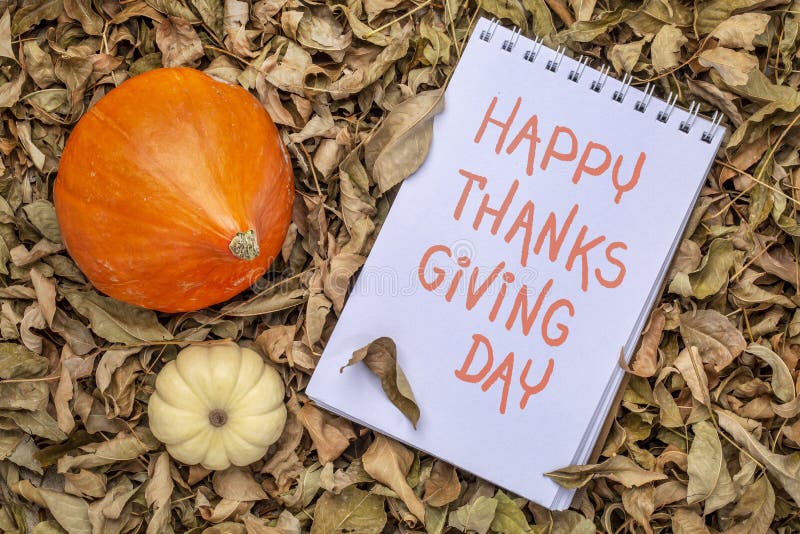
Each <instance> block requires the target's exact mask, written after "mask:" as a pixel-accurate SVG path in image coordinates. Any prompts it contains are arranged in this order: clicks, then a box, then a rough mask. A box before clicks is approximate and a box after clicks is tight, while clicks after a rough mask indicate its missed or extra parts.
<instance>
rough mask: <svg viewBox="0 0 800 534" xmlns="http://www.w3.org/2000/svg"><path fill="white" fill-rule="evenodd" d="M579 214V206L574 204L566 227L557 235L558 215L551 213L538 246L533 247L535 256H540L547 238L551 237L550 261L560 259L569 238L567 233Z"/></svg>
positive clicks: (537, 241)
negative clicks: (562, 249) (562, 247)
mask: <svg viewBox="0 0 800 534" xmlns="http://www.w3.org/2000/svg"><path fill="white" fill-rule="evenodd" d="M577 213H578V205H577V204H573V205H572V209H571V210H569V214H568V215H567V220H566V221H564V226H562V227H561V232H560V233H558V235H556V231H557V229H558V222H557V221H556V214H555V213H554V212H552V211H551V212H550V215H548V216H547V220H546V221H545V223H544V226H543V227H542V231H541V232H539V237H538V238H537V239H536V245H535V246H534V247H533V252H534V253H535V254H539V252H541V250H542V245H544V240H545V238H547V236H548V235H549V236H550V250H549V253H548V255H549V257H550V261H556V260H557V259H558V253H559V252H560V251H561V245H562V244H563V243H564V239H565V238H566V237H567V232H569V228H570V226H572V221H573V219H575V215H577Z"/></svg>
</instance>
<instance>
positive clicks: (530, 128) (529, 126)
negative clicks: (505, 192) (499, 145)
mask: <svg viewBox="0 0 800 534" xmlns="http://www.w3.org/2000/svg"><path fill="white" fill-rule="evenodd" d="M538 130H539V118H538V117H537V116H536V115H532V116H531V118H530V119H528V122H526V123H525V126H523V127H522V129H521V130H520V131H519V133H518V134H517V136H516V137H515V138H514V140H513V141H511V144H510V145H508V148H507V149H506V153H507V154H511V153H513V152H514V151H515V150H516V149H517V146H519V144H520V143H521V142H522V140H523V139H527V140H528V141H529V144H528V164H527V165H526V167H525V172H526V173H527V174H528V176H533V162H534V159H535V158H536V144H537V143H538V142H539V141H541V139H539V136H538V135H537V132H538Z"/></svg>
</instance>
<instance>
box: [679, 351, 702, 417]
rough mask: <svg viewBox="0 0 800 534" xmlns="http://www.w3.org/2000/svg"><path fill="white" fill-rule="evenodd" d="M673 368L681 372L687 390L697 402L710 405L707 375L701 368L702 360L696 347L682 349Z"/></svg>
mask: <svg viewBox="0 0 800 534" xmlns="http://www.w3.org/2000/svg"><path fill="white" fill-rule="evenodd" d="M673 365H674V366H675V368H676V369H677V370H678V371H679V372H680V373H681V376H683V379H684V380H685V381H686V384H687V385H688V386H689V390H690V391H691V392H692V397H694V398H695V399H696V400H697V401H698V402H700V403H702V404H705V405H706V406H710V405H711V397H710V395H709V392H708V375H707V374H706V371H705V369H703V362H702V361H701V360H700V353H699V351H698V350H697V347H690V348H688V349H683V350H682V351H681V352H680V354H678V357H677V358H676V359H675V362H674V363H673Z"/></svg>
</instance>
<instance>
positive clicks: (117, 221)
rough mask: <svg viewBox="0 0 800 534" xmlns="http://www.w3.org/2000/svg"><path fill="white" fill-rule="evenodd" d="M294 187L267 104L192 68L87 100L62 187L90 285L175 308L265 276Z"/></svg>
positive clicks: (64, 211) (194, 305) (63, 213)
mask: <svg viewBox="0 0 800 534" xmlns="http://www.w3.org/2000/svg"><path fill="white" fill-rule="evenodd" d="M293 196H294V184H293V177H292V170H291V163H290V161H289V158H288V155H287V153H286V149H285V147H284V145H283V143H282V142H281V139H280V136H279V134H278V131H277V129H276V127H275V125H274V124H273V122H272V120H271V119H270V117H269V115H268V114H267V113H266V111H265V110H264V108H263V107H262V106H261V104H260V103H259V102H258V101H257V100H256V99H255V98H254V97H253V96H252V95H250V94H249V93H248V92H247V91H245V90H244V89H242V88H240V87H233V86H230V85H227V84H225V83H222V82H218V81H215V80H213V79H212V78H210V77H208V76H206V75H205V74H203V73H201V72H199V71H196V70H193V69H186V68H171V69H156V70H153V71H150V72H147V73H145V74H141V75H139V76H136V77H134V78H132V79H130V80H128V81H126V82H124V83H123V84H121V85H120V86H119V87H117V88H116V89H113V90H112V91H110V92H109V93H108V94H107V95H106V96H105V97H103V98H102V99H101V100H100V101H98V102H97V103H96V104H95V105H94V106H93V107H92V108H91V109H89V111H88V112H87V113H86V114H85V115H84V116H83V118H81V120H80V121H79V122H78V124H77V125H76V126H75V128H74V130H73V132H72V134H71V135H70V137H69V140H68V141H67V144H66V147H65V148H64V152H63V155H62V157H61V163H60V166H59V171H58V177H57V179H56V183H55V191H54V197H55V206H56V213H57V216H58V222H59V225H60V227H61V234H62V237H63V240H64V243H65V245H66V247H67V250H68V251H69V253H70V255H71V256H72V257H73V259H74V260H75V261H76V263H77V264H78V266H79V267H80V268H81V270H83V272H84V273H85V274H86V275H87V277H88V278H89V279H90V280H91V281H92V283H93V284H94V285H95V286H96V287H97V288H98V289H99V290H101V291H103V292H104V293H107V294H108V295H110V296H112V297H114V298H117V299H119V300H123V301H125V302H129V303H131V304H136V305H139V306H143V307H146V308H152V309H157V310H161V311H167V312H177V311H188V310H196V309H200V308H203V307H205V306H209V305H211V304H215V303H218V302H221V301H223V300H226V299H228V298H230V297H232V296H234V295H236V294H237V293H239V292H241V291H242V290H243V289H245V288H247V287H248V286H249V285H251V284H252V283H253V282H255V281H256V279H257V278H258V277H259V276H261V274H263V273H264V272H265V270H266V269H267V267H268V266H269V265H270V263H271V262H272V261H273V259H274V258H275V256H276V255H277V254H278V252H279V251H280V247H281V244H282V243H283V239H284V236H285V234H286V229H287V227H288V224H289V221H290V218H291V210H292V200H293Z"/></svg>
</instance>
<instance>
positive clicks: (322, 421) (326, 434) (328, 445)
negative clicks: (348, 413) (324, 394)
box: [297, 404, 356, 465]
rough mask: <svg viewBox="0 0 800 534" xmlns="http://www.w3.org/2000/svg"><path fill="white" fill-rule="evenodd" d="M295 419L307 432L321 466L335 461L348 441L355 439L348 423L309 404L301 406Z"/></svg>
mask: <svg viewBox="0 0 800 534" xmlns="http://www.w3.org/2000/svg"><path fill="white" fill-rule="evenodd" d="M297 417H298V419H299V420H300V422H301V423H302V424H303V426H304V427H305V429H306V430H308V433H309V435H310V436H311V440H312V441H313V442H314V446H315V447H316V449H317V455H318V456H319V461H320V463H322V464H323V465H324V464H327V463H328V462H331V461H333V460H335V459H337V458H338V457H339V456H340V455H341V454H342V453H343V452H344V450H345V449H346V448H347V447H348V446H350V440H353V439H355V438H356V434H355V432H353V425H352V424H351V423H350V421H347V420H346V419H342V418H341V417H338V416H336V415H333V414H329V413H327V412H323V411H322V410H320V409H319V408H317V407H316V406H313V405H311V404H306V405H305V406H303V407H302V408H301V409H300V411H299V412H298V414H297Z"/></svg>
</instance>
